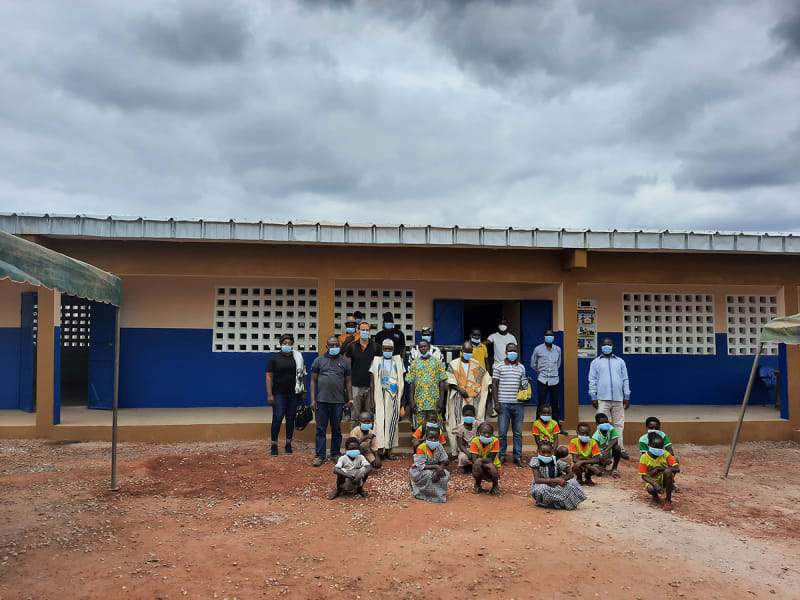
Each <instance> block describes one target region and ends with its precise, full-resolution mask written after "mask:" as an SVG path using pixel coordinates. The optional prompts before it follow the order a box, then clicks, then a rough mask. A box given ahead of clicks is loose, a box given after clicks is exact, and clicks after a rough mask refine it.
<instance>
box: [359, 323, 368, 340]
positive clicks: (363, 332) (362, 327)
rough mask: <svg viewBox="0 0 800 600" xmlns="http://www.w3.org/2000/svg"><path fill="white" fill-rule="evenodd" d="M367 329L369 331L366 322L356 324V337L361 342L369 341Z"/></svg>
mask: <svg viewBox="0 0 800 600" xmlns="http://www.w3.org/2000/svg"><path fill="white" fill-rule="evenodd" d="M369 329H370V328H369V323H367V322H366V321H361V323H359V324H358V336H359V337H360V338H361V339H362V340H368V339H369Z"/></svg>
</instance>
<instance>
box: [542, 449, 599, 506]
mask: <svg viewBox="0 0 800 600" xmlns="http://www.w3.org/2000/svg"><path fill="white" fill-rule="evenodd" d="M562 448H563V446H562ZM530 467H531V469H533V481H532V482H531V496H532V497H533V499H534V500H535V501H536V506H540V507H542V508H556V509H561V510H575V509H576V508H578V505H579V504H580V503H581V502H583V501H584V500H586V494H585V493H584V492H583V489H582V488H581V486H580V484H579V483H578V482H577V480H576V479H575V475H574V474H573V472H572V469H571V468H570V466H569V464H567V462H566V461H564V460H561V459H559V458H554V457H553V446H552V444H550V443H549V442H546V441H542V444H541V445H540V446H539V450H538V455H537V456H534V457H533V458H531V462H530Z"/></svg>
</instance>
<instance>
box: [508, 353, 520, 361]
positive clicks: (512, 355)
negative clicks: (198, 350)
mask: <svg viewBox="0 0 800 600" xmlns="http://www.w3.org/2000/svg"><path fill="white" fill-rule="evenodd" d="M517 356H519V354H517V353H516V352H509V353H508V360H510V361H511V362H514V361H515V360H517Z"/></svg>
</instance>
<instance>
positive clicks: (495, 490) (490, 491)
mask: <svg viewBox="0 0 800 600" xmlns="http://www.w3.org/2000/svg"><path fill="white" fill-rule="evenodd" d="M489 493H490V494H491V495H492V496H498V495H500V490H499V489H498V488H492V489H491V490H489Z"/></svg>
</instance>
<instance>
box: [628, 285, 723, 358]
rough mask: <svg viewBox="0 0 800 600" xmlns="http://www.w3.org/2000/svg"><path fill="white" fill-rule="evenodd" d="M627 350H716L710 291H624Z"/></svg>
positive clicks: (629, 352) (663, 352)
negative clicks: (667, 292)
mask: <svg viewBox="0 0 800 600" xmlns="http://www.w3.org/2000/svg"><path fill="white" fill-rule="evenodd" d="M622 321H623V334H622V337H623V349H624V352H625V354H704V355H705V354H716V351H717V350H716V343H715V337H714V296H713V295H711V294H648V293H639V294H632V293H626V294H623V295H622Z"/></svg>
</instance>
